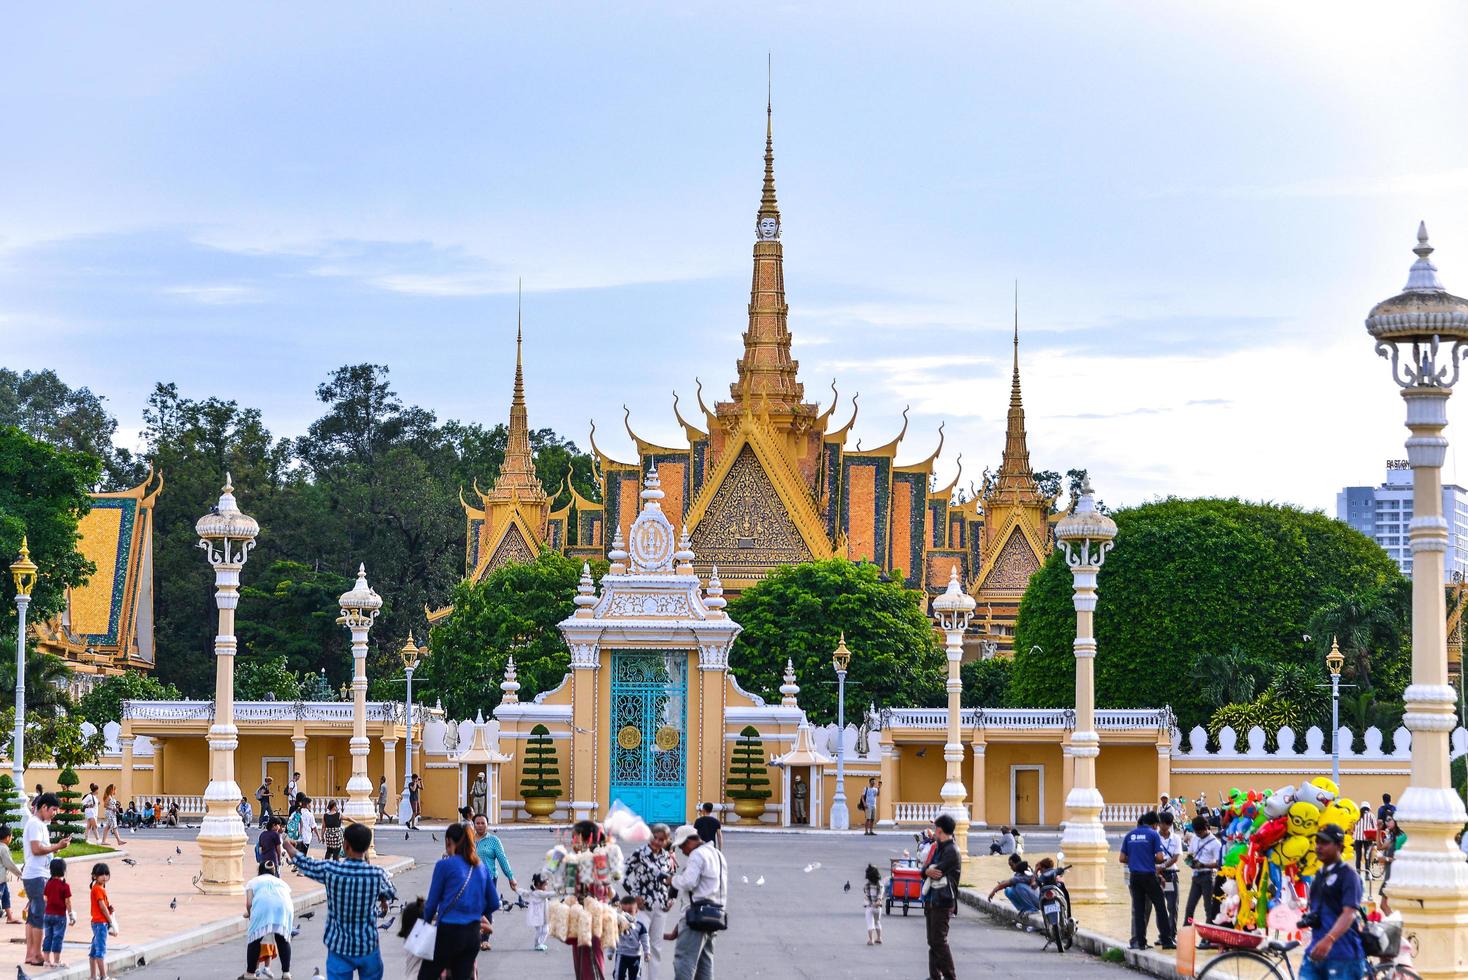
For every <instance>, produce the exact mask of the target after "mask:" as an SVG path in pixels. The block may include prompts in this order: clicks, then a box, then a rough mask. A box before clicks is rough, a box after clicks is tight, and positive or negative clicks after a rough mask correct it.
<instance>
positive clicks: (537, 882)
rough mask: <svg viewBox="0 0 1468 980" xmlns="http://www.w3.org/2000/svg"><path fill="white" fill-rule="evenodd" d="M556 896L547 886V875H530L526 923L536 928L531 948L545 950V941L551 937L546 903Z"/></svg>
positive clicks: (526, 897)
mask: <svg viewBox="0 0 1468 980" xmlns="http://www.w3.org/2000/svg"><path fill="white" fill-rule="evenodd" d="M555 897H556V893H555V892H553V891H551V890H550V889H548V888H546V887H545V875H532V876H531V877H530V893H529V894H528V895H526V896H525V900H526V905H525V924H526V925H527V926H529V927H530V928H532V929H534V930H535V942H534V944H533V945H532V946H531V948H532V949H535V950H536V951H538V952H541V953H543V952H545V950H546V944H545V941H546V940H547V939H549V938H550V925H549V924H548V923H547V922H546V915H545V903H546V902H548V901H550V900H551V899H552V898H555Z"/></svg>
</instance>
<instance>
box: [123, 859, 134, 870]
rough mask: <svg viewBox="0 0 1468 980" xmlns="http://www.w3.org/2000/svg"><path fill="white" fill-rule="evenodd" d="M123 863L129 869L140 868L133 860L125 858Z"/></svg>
mask: <svg viewBox="0 0 1468 980" xmlns="http://www.w3.org/2000/svg"><path fill="white" fill-rule="evenodd" d="M122 863H123V864H125V865H127V866H128V867H129V868H136V867H137V866H138V862H136V861H134V860H133V859H132V858H123V859H122Z"/></svg>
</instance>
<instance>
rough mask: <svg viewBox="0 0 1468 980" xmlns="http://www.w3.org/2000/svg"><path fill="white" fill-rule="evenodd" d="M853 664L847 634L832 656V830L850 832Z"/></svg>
mask: <svg viewBox="0 0 1468 980" xmlns="http://www.w3.org/2000/svg"><path fill="white" fill-rule="evenodd" d="M850 664H851V651H850V650H848V649H846V633H845V632H842V634H841V642H840V643H838V644H836V649H835V651H834V652H833V653H832V654H831V666H832V667H835V668H836V792H835V794H834V795H833V796H832V797H831V829H832V830H850V829H851V811H850V810H848V809H847V808H846V668H847V667H848V666H850Z"/></svg>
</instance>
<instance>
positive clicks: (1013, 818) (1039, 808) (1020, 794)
mask: <svg viewBox="0 0 1468 980" xmlns="http://www.w3.org/2000/svg"><path fill="white" fill-rule="evenodd" d="M1009 822H1010V824H1011V825H1013V826H1021V827H1033V826H1036V825H1038V824H1043V823H1044V822H1045V767H1044V766H1010V767H1009Z"/></svg>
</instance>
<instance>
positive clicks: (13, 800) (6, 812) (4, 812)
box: [0, 772, 24, 828]
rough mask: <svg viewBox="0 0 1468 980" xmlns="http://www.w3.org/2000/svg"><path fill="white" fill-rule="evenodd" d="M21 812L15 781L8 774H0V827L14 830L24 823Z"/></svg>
mask: <svg viewBox="0 0 1468 980" xmlns="http://www.w3.org/2000/svg"><path fill="white" fill-rule="evenodd" d="M21 810H22V805H21V802H20V792H19V791H18V790H17V789H16V788H15V780H14V779H12V778H10V773H8V772H7V773H0V827H12V828H14V827H19V826H20V825H21V824H22V823H24V821H23V820H22V819H21Z"/></svg>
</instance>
